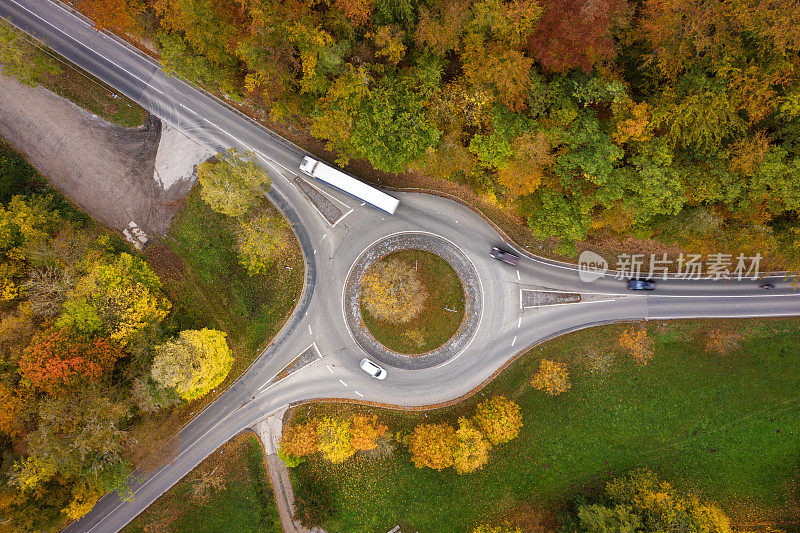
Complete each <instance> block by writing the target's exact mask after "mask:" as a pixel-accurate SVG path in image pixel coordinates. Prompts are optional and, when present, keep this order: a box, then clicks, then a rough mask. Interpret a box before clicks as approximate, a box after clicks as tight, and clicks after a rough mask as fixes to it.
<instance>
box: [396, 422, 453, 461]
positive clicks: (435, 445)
mask: <svg viewBox="0 0 800 533" xmlns="http://www.w3.org/2000/svg"><path fill="white" fill-rule="evenodd" d="M407 444H408V451H409V452H411V460H412V461H413V462H414V466H416V467H417V468H422V467H423V466H427V467H429V468H433V469H435V470H442V469H444V468H447V467H448V466H453V461H454V457H453V452H454V451H455V447H456V432H455V430H454V429H453V427H452V426H451V425H449V424H420V425H418V426H417V427H415V428H414V432H413V433H412V434H411V435H410V436H409V437H408V442H407Z"/></svg>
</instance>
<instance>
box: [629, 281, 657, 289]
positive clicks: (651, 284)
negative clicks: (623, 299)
mask: <svg viewBox="0 0 800 533" xmlns="http://www.w3.org/2000/svg"><path fill="white" fill-rule="evenodd" d="M628 290H629V291H654V290H656V282H655V281H653V280H652V279H631V280H628Z"/></svg>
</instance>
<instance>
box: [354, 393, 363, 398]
mask: <svg viewBox="0 0 800 533" xmlns="http://www.w3.org/2000/svg"><path fill="white" fill-rule="evenodd" d="M353 392H355V393H356V394H358V395H359V396H361V397H362V398H363V397H364V395H363V394H361V393H360V392H358V391H353Z"/></svg>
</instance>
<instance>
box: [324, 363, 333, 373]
mask: <svg viewBox="0 0 800 533" xmlns="http://www.w3.org/2000/svg"><path fill="white" fill-rule="evenodd" d="M325 368H327V369H328V372H330V373H331V374H333V369H332V368H331V365H325Z"/></svg>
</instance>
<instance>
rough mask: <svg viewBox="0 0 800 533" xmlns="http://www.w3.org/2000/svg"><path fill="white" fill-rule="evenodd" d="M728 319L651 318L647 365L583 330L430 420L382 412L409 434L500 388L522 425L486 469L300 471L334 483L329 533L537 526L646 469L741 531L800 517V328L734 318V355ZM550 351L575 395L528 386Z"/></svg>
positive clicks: (311, 467)
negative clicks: (713, 507)
mask: <svg viewBox="0 0 800 533" xmlns="http://www.w3.org/2000/svg"><path fill="white" fill-rule="evenodd" d="M720 324H725V323H722V322H713V321H700V322H691V321H685V322H679V323H670V324H669V325H668V326H665V327H663V326H660V325H659V326H656V325H653V324H650V325H649V326H648V329H649V330H650V333H651V335H652V336H653V337H654V338H655V340H656V344H655V350H656V353H655V357H654V358H653V360H652V361H651V362H650V363H649V364H648V365H647V366H645V367H637V366H634V365H633V364H631V363H630V362H629V361H628V358H627V356H624V355H621V354H619V353H615V346H616V339H617V338H618V335H619V333H620V332H621V330H622V329H623V327H622V326H607V327H602V328H593V329H589V330H585V331H581V332H577V333H574V334H570V335H567V336H565V337H562V338H559V339H556V340H554V341H551V342H548V343H546V344H544V345H542V346H541V347H537V348H534V349H533V350H531V351H530V352H528V354H526V355H525V356H523V357H522V358H520V360H518V361H517V362H516V363H514V364H513V365H511V366H510V367H509V368H508V369H507V370H506V371H505V372H504V373H502V374H501V375H500V376H499V377H498V379H497V380H496V381H494V382H492V383H491V384H490V385H489V386H487V387H486V388H485V389H484V390H483V391H481V393H479V394H477V395H475V396H473V397H472V398H470V399H469V400H467V401H465V402H462V403H460V404H458V405H457V406H455V407H452V408H447V409H442V410H437V411H430V412H428V413H427V416H424V415H422V414H418V413H405V412H397V411H383V410H381V411H380V416H381V417H382V418H384V419H385V420H386V421H387V422H388V425H389V427H390V430H397V429H399V428H409V427H411V426H413V425H414V424H416V423H418V422H419V421H420V420H422V419H424V420H426V421H439V420H448V421H450V422H452V423H455V421H456V418H457V416H458V415H459V414H461V413H464V414H467V415H469V414H471V412H472V410H473V408H474V405H475V403H476V402H478V401H480V400H481V399H483V398H484V397H486V396H490V395H492V394H504V395H506V396H507V397H510V398H513V399H514V400H515V401H516V402H518V403H519V404H520V405H521V407H522V409H523V415H524V421H525V426H524V428H523V431H522V433H521V434H520V436H519V437H518V438H517V439H516V440H514V441H512V442H510V443H508V444H505V445H502V446H499V447H497V448H495V449H494V450H492V452H491V455H490V459H489V463H488V465H487V466H486V467H484V469H483V470H481V471H479V472H477V473H475V474H471V475H464V476H458V475H456V474H455V472H454V471H453V470H452V469H448V470H445V471H442V472H437V471H434V470H430V469H417V468H414V466H413V464H412V463H411V461H410V460H409V456H408V454H407V452H405V451H404V450H403V449H402V448H399V449H398V451H397V452H396V454H395V456H394V457H393V458H391V459H389V460H387V461H385V462H381V463H376V462H367V461H365V460H360V459H355V460H352V461H350V462H347V463H345V464H344V465H341V466H338V467H336V466H332V465H329V464H326V463H324V462H322V461H321V460H319V459H317V458H316V457H315V458H312V459H311V460H310V461H309V462H308V463H306V464H302V465H300V466H299V467H297V468H295V469H294V470H293V474H294V476H295V479H296V483H303V482H304V480H305V479H308V478H309V476H311V475H312V474H317V475H321V477H322V479H323V480H325V483H326V485H327V488H328V490H330V491H331V492H332V493H333V499H334V501H335V502H336V507H335V509H334V514H335V517H334V518H332V519H331V520H329V521H328V523H326V524H324V526H325V528H326V529H327V530H329V531H386V530H388V529H390V528H391V527H393V526H394V525H397V524H399V525H402V526H403V527H404V529H405V528H406V527H407V528H408V529H409V530H412V531H416V530H418V531H420V532H423V533H424V532H431V531H448V532H457V531H471V528H473V527H474V526H475V525H476V524H478V523H480V522H481V521H483V520H486V519H491V518H494V517H497V516H498V515H502V516H505V517H509V518H511V519H512V520H515V521H518V522H519V523H520V524H521V525H523V526H525V525H526V524H525V520H528V519H531V518H530V516H529V515H530V513H529V512H527V511H525V509H532V508H536V509H540V510H541V509H546V510H547V511H546V513H545V514H549V515H551V519H552V517H553V516H555V515H556V514H557V511H558V510H559V509H562V508H563V507H564V506H565V505H566V504H567V502H568V501H569V500H570V499H571V498H573V497H575V496H576V495H578V494H579V493H585V492H587V491H593V490H596V489H598V488H600V487H601V486H602V484H603V483H604V482H605V481H607V480H609V479H610V478H612V477H614V476H615V475H618V474H622V473H626V472H628V471H630V470H632V469H634V468H636V467H641V466H644V467H649V468H651V469H653V470H654V471H655V472H657V473H658V474H659V475H660V476H661V477H662V478H664V479H665V480H668V481H671V482H673V483H675V484H676V485H677V486H679V487H681V488H685V489H688V490H693V491H696V492H698V493H699V494H700V495H702V496H704V497H708V498H711V499H712V500H715V501H717V502H718V503H719V504H720V505H721V506H722V507H723V509H725V510H726V511H727V512H728V514H729V515H730V516H732V518H733V519H734V520H735V521H736V522H738V523H739V524H745V523H759V522H761V521H767V522H770V521H774V522H777V523H779V524H781V523H785V522H786V521H796V520H797V518H798V517H797V503H798V502H797V499H796V498H797V485H796V483H797V474H798V468H799V466H800V439H798V435H800V397H798V392H797V391H798V389H799V388H800V345H798V343H797V338H798V333H800V321H798V320H762V321H740V322H735V323H732V324H734V326H732V327H733V328H734V329H735V330H736V331H738V332H740V333H741V334H743V335H744V337H743V339H742V341H741V346H740V347H739V348H738V349H737V350H735V351H734V352H733V353H731V354H729V355H727V356H720V355H716V354H710V353H707V352H706V351H704V349H703V344H704V340H703V339H704V338H705V335H706V334H707V332H708V331H709V330H710V329H711V328H716V327H720ZM728 324H731V323H728ZM723 327H725V326H723ZM543 357H545V358H548V359H553V360H559V361H563V362H566V363H567V364H568V365H569V367H570V369H571V372H572V374H573V375H572V377H571V381H572V384H573V385H572V389H571V390H569V391H568V392H566V393H564V394H563V395H561V396H558V397H548V396H546V395H545V394H543V393H541V392H539V391H537V390H533V389H532V388H531V387H530V386H528V385H527V381H528V380H529V378H530V376H531V375H532V374H533V373H534V372H535V371H536V368H538V365H539V360H540V359H541V358H543ZM590 366H594V367H597V368H600V369H601V370H596V371H594V372H591V371H589V370H588V368H589V367H590ZM603 368H605V370H602V369H603ZM432 386H435V384H432ZM353 409H366V408H364V407H354V406H350V405H347V406H343V405H335V404H316V405H314V406H312V407H311V409H310V411H309V408H306V407H304V408H302V409H301V410H298V411H297V412H296V416H299V417H300V418H303V417H305V416H306V415H307V413H309V412H310V413H311V414H314V412H315V411H326V410H335V411H338V412H346V411H348V410H353Z"/></svg>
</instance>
